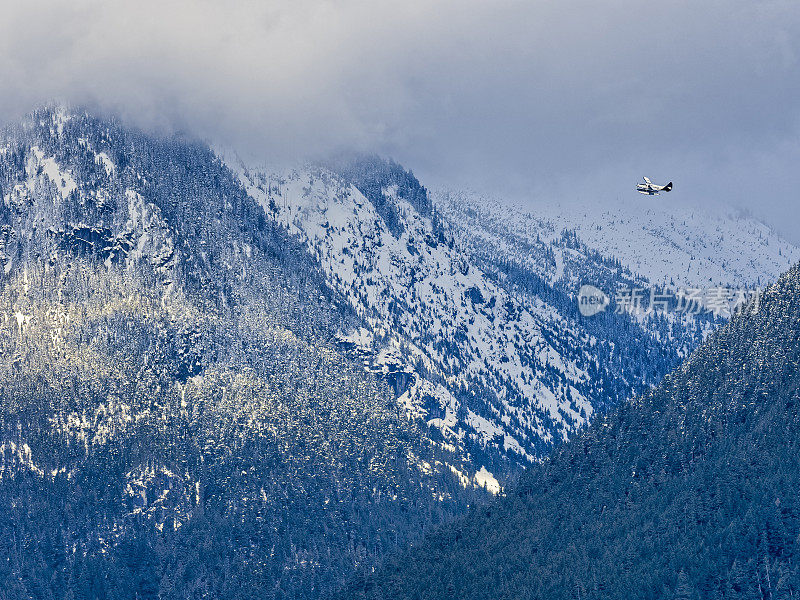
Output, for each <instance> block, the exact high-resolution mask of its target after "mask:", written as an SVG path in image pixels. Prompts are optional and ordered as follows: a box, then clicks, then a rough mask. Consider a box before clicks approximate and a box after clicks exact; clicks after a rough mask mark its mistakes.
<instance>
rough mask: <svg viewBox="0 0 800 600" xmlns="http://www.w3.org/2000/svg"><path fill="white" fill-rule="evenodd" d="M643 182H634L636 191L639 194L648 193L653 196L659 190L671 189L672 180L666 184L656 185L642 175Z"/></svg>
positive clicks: (667, 190)
mask: <svg viewBox="0 0 800 600" xmlns="http://www.w3.org/2000/svg"><path fill="white" fill-rule="evenodd" d="M643 179H644V183H637V184H636V191H637V192H639V193H640V194H648V195H650V196H654V195H656V194H658V193H659V192H669V191H670V190H671V189H672V182H671V181H670V182H669V183H668V184H667V185H656V184H654V183H653V182H652V181H650V180H649V179H648V178H647V177H644V178H643Z"/></svg>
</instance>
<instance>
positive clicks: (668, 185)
mask: <svg viewBox="0 0 800 600" xmlns="http://www.w3.org/2000/svg"><path fill="white" fill-rule="evenodd" d="M671 190H672V182H671V181H670V182H669V183H668V184H667V185H665V186H664V191H665V192H669V191H671Z"/></svg>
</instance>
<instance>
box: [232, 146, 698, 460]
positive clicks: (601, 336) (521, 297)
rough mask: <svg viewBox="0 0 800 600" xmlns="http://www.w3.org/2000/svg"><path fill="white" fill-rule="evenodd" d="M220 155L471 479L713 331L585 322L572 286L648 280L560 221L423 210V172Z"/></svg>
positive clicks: (551, 440) (571, 424) (351, 344)
mask: <svg viewBox="0 0 800 600" xmlns="http://www.w3.org/2000/svg"><path fill="white" fill-rule="evenodd" d="M221 154H222V155H223V156H224V160H225V161H226V163H227V164H228V166H229V167H231V169H232V170H233V171H234V172H235V173H236V174H237V176H238V177H239V179H240V180H241V182H242V183H243V185H244V187H245V188H246V189H247V191H248V193H249V194H250V195H251V196H252V197H253V198H255V199H256V200H257V201H258V202H259V203H260V204H261V205H262V206H263V207H264V209H265V212H266V214H267V215H268V216H269V217H270V218H272V219H275V220H277V221H278V222H280V223H282V224H283V226H285V227H286V228H287V229H288V231H289V232H290V233H292V234H293V235H296V236H298V237H299V238H300V239H302V240H304V241H305V243H306V245H307V247H308V249H309V251H310V252H311V253H312V255H313V256H315V257H316V258H317V260H318V261H319V262H320V264H321V265H322V268H323V270H324V271H325V272H326V273H327V277H328V280H329V283H330V285H331V286H332V287H333V288H334V289H336V290H337V291H338V292H340V293H341V294H342V296H343V297H345V298H346V299H347V301H348V302H349V304H350V305H351V306H352V307H353V309H354V310H355V311H356V312H357V313H358V314H359V315H360V316H361V317H362V318H363V319H364V322H365V325H366V326H365V328H364V329H363V330H359V331H349V332H348V331H344V332H342V333H341V335H340V342H341V343H342V344H343V345H344V346H345V347H347V348H349V349H350V350H351V351H353V352H355V353H356V355H357V356H358V357H359V360H363V361H364V362H365V366H366V367H367V368H368V369H370V370H373V371H375V372H382V373H384V374H386V375H388V376H389V377H390V378H391V381H392V382H393V384H394V385H395V390H396V392H397V395H398V399H399V401H400V402H401V404H402V405H403V406H404V407H405V409H406V410H407V412H408V414H410V415H412V416H413V417H415V418H418V419H420V420H422V421H424V422H426V423H427V424H428V425H429V426H430V428H431V431H436V432H438V434H437V435H439V434H441V439H442V442H441V443H442V444H443V446H447V447H449V446H457V447H459V448H461V451H462V452H463V453H464V454H465V455H467V456H471V458H472V459H473V462H474V464H475V465H476V468H478V467H481V466H483V465H484V464H488V465H495V468H497V469H500V471H502V470H503V466H502V465H503V464H505V461H506V460H507V459H508V460H510V461H511V463H515V462H520V461H521V462H526V461H527V460H532V459H535V458H537V457H540V456H542V455H544V454H545V453H546V452H547V451H548V450H549V448H551V447H552V446H553V445H554V444H557V443H559V442H560V441H562V440H565V439H567V438H568V437H569V436H570V435H572V434H573V433H574V432H575V431H577V430H578V429H579V428H580V427H582V426H583V425H584V424H585V423H586V422H587V421H588V420H589V419H590V418H591V417H592V415H593V414H594V413H595V412H596V411H597V410H601V411H602V410H606V409H607V408H609V407H611V406H613V405H614V404H616V403H617V402H619V401H622V400H623V399H625V398H627V397H629V396H630V395H632V394H635V393H637V392H638V391H639V390H641V389H643V387H645V386H648V385H652V384H654V383H656V382H657V381H658V380H659V379H660V377H661V376H663V374H664V373H666V372H667V371H668V370H669V369H670V368H671V367H672V366H673V365H674V364H675V363H676V362H677V360H678V359H679V358H680V357H681V356H685V354H686V352H688V351H689V350H690V349H691V348H692V347H693V346H694V345H695V344H696V343H697V342H698V341H699V340H700V339H702V337H703V335H704V333H705V332H707V331H708V328H709V324H708V323H706V322H695V321H694V320H691V319H690V320H688V321H686V320H680V319H666V318H654V319H642V320H636V319H630V318H626V316H625V315H604V316H603V318H602V319H600V318H598V319H596V320H594V321H588V320H586V319H583V318H581V317H580V315H579V314H578V313H577V310H576V304H575V299H574V294H572V292H571V286H568V285H565V282H566V281H567V280H570V279H571V280H575V281H577V280H579V279H585V278H586V277H590V278H591V280H592V281H598V282H603V283H604V284H605V285H606V286H609V285H611V286H613V285H616V284H624V283H627V284H634V283H635V284H638V285H646V284H648V282H647V280H646V279H645V278H643V277H642V276H640V275H637V274H636V273H634V272H632V271H631V270H630V269H626V268H625V267H624V266H623V265H621V264H620V263H619V261H616V260H615V259H614V257H613V255H610V254H602V255H601V254H598V253H596V252H589V251H588V250H587V249H586V248H585V247H583V246H581V245H580V244H579V243H577V242H576V241H575V239H574V236H573V237H569V236H567V237H566V238H565V236H563V235H562V229H563V227H562V224H560V223H558V222H555V221H549V220H546V219H542V218H539V217H537V216H532V215H525V214H522V213H521V212H512V211H510V210H506V211H505V212H504V209H502V208H501V206H500V205H499V204H498V205H495V207H494V210H486V209H485V207H480V206H479V207H478V208H479V209H480V210H475V207H472V208H470V207H468V206H467V204H466V203H465V201H464V200H463V199H459V201H458V202H454V201H453V200H452V198H451V199H450V200H449V201H447V202H445V201H443V200H442V198H441V197H439V198H438V199H437V203H436V205H435V206H434V205H432V204H426V202H425V199H426V198H427V193H426V192H425V190H424V188H422V187H421V186H420V185H419V183H418V182H416V179H413V176H411V177H409V175H410V174H409V173H408V172H405V171H403V170H402V168H400V167H399V166H398V165H395V164H393V163H383V164H382V166H381V164H380V161H377V162H376V159H368V160H367V164H366V165H356V166H355V167H352V166H350V167H347V168H344V169H336V168H325V167H319V166H307V167H304V168H299V169H296V170H293V171H288V172H275V171H270V170H269V169H253V168H248V167H247V166H245V165H244V164H242V162H241V161H240V160H238V159H237V158H236V157H235V155H233V154H231V153H221ZM381 169H383V171H382V170H381ZM393 178H394V179H393ZM376 181H377V182H380V186H378V185H376V184H375V182H376ZM356 349H357V350H356Z"/></svg>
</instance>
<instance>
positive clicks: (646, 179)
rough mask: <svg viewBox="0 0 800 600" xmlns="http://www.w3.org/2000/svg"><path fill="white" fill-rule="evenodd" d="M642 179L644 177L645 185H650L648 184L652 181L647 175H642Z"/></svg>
mask: <svg viewBox="0 0 800 600" xmlns="http://www.w3.org/2000/svg"><path fill="white" fill-rule="evenodd" d="M642 179H644V182H645V183H646V184H647V185H650V184H651V183H652V181H650V180H649V179H648V178H647V177H642Z"/></svg>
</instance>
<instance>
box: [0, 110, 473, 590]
mask: <svg viewBox="0 0 800 600" xmlns="http://www.w3.org/2000/svg"><path fill="white" fill-rule="evenodd" d="M0 188H2V205H1V206H0V222H1V223H2V236H1V237H0V260H1V263H0V267H2V272H3V280H2V285H0V357H2V360H0V557H2V560H0V597H4V598H5V597H7V598H14V599H16V598H37V599H38V598H95V597H102V598H256V597H258V598H319V597H320V596H322V595H324V594H325V593H326V592H327V591H328V590H330V589H332V588H333V587H336V586H337V585H339V584H340V582H341V581H343V579H344V577H345V576H346V574H347V573H349V572H350V571H352V569H353V568H354V567H355V566H358V565H366V564H373V563H374V561H375V560H376V559H377V558H379V557H380V556H382V555H383V554H384V553H386V552H388V551H390V550H391V549H393V548H395V547H397V546H398V545H402V544H405V543H407V542H409V541H410V540H413V539H415V538H416V537H418V536H419V535H420V534H421V533H422V532H423V531H425V530H426V529H427V528H428V527H430V526H431V525H432V524H436V523H441V522H442V521H445V520H447V519H449V518H451V517H452V516H453V515H454V514H457V513H459V512H460V511H463V509H464V508H465V507H466V505H467V504H468V503H470V502H474V501H476V500H477V499H479V498H480V497H481V492H479V491H477V490H474V488H473V487H472V486H466V487H465V486H463V485H462V483H461V482H460V481H459V479H458V478H457V477H455V476H454V475H453V474H452V473H451V471H450V469H447V468H446V467H444V463H443V461H444V460H446V459H447V453H446V451H445V450H444V449H442V448H440V447H434V446H433V445H431V444H430V443H429V442H428V441H427V438H426V437H425V436H424V435H422V433H421V432H420V431H418V430H417V429H416V426H415V425H414V423H412V422H410V421H408V420H407V419H406V418H405V416H404V414H403V413H402V411H400V410H399V409H398V406H397V403H396V401H395V398H394V396H393V395H392V393H391V392H390V390H389V388H388V386H387V385H386V383H385V381H384V380H382V379H379V378H376V377H375V376H374V375H373V374H371V373H368V372H365V371H364V370H363V369H362V368H361V365H358V364H355V363H354V362H353V361H352V360H351V359H349V358H347V357H345V356H344V355H343V354H342V353H341V352H340V351H339V350H338V349H337V347H336V340H335V337H334V334H335V333H336V332H337V331H339V330H340V329H341V328H342V327H350V326H356V325H358V324H359V323H360V321H359V320H358V317H357V316H355V315H354V314H353V313H352V311H351V310H350V309H349V308H348V307H347V306H346V305H345V304H344V303H342V302H341V301H339V300H338V299H337V296H336V295H335V293H333V292H331V290H330V289H329V288H328V287H327V285H326V284H325V282H324V279H323V278H322V277H320V275H319V272H318V270H317V268H316V263H315V262H314V260H313V259H312V258H311V257H310V256H309V255H308V254H307V253H306V252H305V250H304V247H303V246H302V245H301V244H299V243H297V242H296V241H295V240H293V239H292V237H291V236H289V235H288V234H287V233H286V231H285V230H284V229H282V228H280V227H278V226H276V225H275V224H274V223H272V222H269V221H268V220H267V219H266V218H265V215H264V212H263V210H262V208H261V207H260V206H258V205H257V204H255V203H254V202H253V201H252V200H251V199H250V198H249V197H248V196H247V194H246V193H245V192H244V191H243V190H242V189H241V187H240V186H239V185H238V183H237V181H236V180H235V179H234V178H233V177H232V176H231V174H230V172H229V171H228V170H227V168H225V167H224V165H222V164H221V163H220V162H219V161H218V160H217V159H216V158H215V156H214V155H213V153H212V152H211V151H210V150H209V149H208V148H207V147H206V146H204V145H202V144H198V143H195V142H192V141H188V140H183V141H182V140H178V139H157V138H153V137H150V136H147V135H144V134H141V133H138V132H136V131H131V130H129V129H126V128H124V127H122V126H121V125H120V124H119V123H117V122H115V121H113V120H112V121H102V120H98V119H95V118H93V117H91V116H90V115H88V114H86V113H82V112H75V111H65V110H63V109H45V110H40V111H37V112H36V113H34V114H33V115H31V116H30V117H29V118H28V119H27V120H26V121H25V122H24V123H22V124H21V125H20V126H18V127H14V128H12V129H10V130H7V131H5V132H4V133H3V134H2V137H1V138H0ZM449 460H450V463H451V464H454V465H458V463H457V462H455V461H454V459H449Z"/></svg>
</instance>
